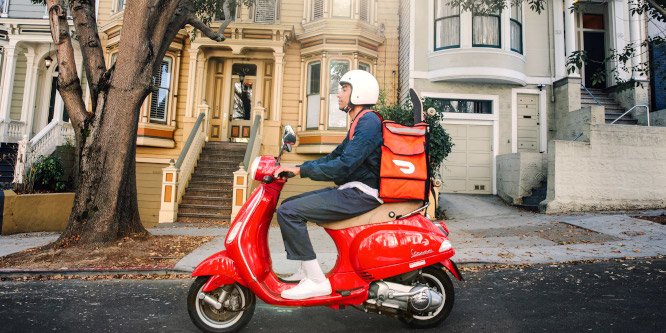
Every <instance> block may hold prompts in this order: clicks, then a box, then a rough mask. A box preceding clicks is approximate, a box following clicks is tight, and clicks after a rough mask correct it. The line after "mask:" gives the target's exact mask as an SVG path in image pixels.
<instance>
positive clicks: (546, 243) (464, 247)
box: [0, 194, 666, 274]
mask: <svg viewBox="0 0 666 333" xmlns="http://www.w3.org/2000/svg"><path fill="white" fill-rule="evenodd" d="M440 204H441V206H442V207H444V208H445V209H446V214H447V216H448V217H449V218H450V219H449V220H447V221H445V223H446V225H447V226H448V227H449V230H450V232H451V234H450V238H451V242H452V243H453V247H454V249H455V250H456V255H455V256H454V257H453V258H452V259H453V260H454V261H455V262H456V263H459V264H540V263H556V262H565V261H572V260H593V259H613V258H625V257H635V258H639V257H652V256H657V255H665V254H666V226H664V225H660V224H657V223H653V222H650V221H646V220H641V219H635V218H632V217H629V216H628V215H634V216H636V215H660V214H663V213H664V210H655V211H641V212H627V213H626V214H628V215H625V214H619V213H609V214H604V213H594V214H592V213H589V214H562V215H544V214H535V213H531V212H526V211H521V210H518V209H516V208H514V207H510V206H507V205H506V204H504V203H503V202H502V201H501V200H500V199H499V198H498V197H496V196H489V195H483V196H482V195H462V194H446V195H442V196H441V198H440ZM183 226H184V225H183V224H179V223H178V224H177V223H173V224H163V225H159V226H157V227H155V228H151V229H149V231H150V232H151V233H152V234H154V235H191V236H197V235H206V236H217V237H216V238H214V239H213V240H212V241H210V242H208V243H206V244H205V245H203V246H201V247H199V248H198V249H196V250H194V251H193V252H191V253H190V254H188V255H187V256H185V257H184V258H183V259H182V260H180V261H179V262H178V263H177V264H176V265H175V267H174V270H176V271H183V272H191V271H192V270H193V269H194V267H196V265H198V264H199V263H200V262H201V261H202V260H204V259H205V258H206V257H208V256H210V255H212V254H214V253H216V252H219V251H222V250H224V238H225V235H226V233H227V231H228V228H220V227H195V228H183ZM308 231H309V233H310V238H311V239H312V243H313V246H314V248H315V251H316V252H317V257H318V259H319V261H320V263H321V265H322V268H323V269H324V271H328V270H330V269H331V268H333V266H334V265H335V261H336V259H337V250H336V247H335V244H334V243H333V241H332V240H331V238H330V237H329V236H328V234H327V233H326V231H325V230H324V229H323V228H321V227H317V226H312V227H308ZM57 236H58V234H57V233H32V234H21V235H11V236H0V256H4V255H7V254H10V253H13V252H18V251H21V250H24V249H28V248H32V247H38V246H41V245H44V244H47V243H49V242H52V241H54V240H55V239H56V238H57ZM268 243H269V249H270V252H271V258H272V260H273V269H274V271H275V272H276V273H278V274H288V273H292V272H294V271H296V269H297V264H296V262H294V261H290V260H286V253H285V251H284V245H283V243H282V236H281V234H280V230H279V229H278V228H270V230H269V234H268Z"/></svg>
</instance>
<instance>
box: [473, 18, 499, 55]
mask: <svg viewBox="0 0 666 333" xmlns="http://www.w3.org/2000/svg"><path fill="white" fill-rule="evenodd" d="M472 46H483V47H500V12H499V11H496V12H493V13H483V14H476V13H472Z"/></svg>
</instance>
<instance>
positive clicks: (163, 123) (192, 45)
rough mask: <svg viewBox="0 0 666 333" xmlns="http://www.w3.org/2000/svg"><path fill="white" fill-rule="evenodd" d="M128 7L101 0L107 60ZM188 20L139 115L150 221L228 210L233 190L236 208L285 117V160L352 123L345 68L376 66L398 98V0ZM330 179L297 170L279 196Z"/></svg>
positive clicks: (299, 0) (144, 202)
mask: <svg viewBox="0 0 666 333" xmlns="http://www.w3.org/2000/svg"><path fill="white" fill-rule="evenodd" d="M123 13H124V1H123V0H102V1H100V4H99V16H98V20H99V27H100V34H101V35H102V41H103V43H104V48H105V52H106V53H105V54H106V58H107V61H108V63H109V64H111V63H112V62H113V61H115V59H116V53H117V51H118V43H119V41H120V39H121V38H122V37H123V36H122V25H123ZM218 24H219V23H213V27H215V26H216V25H218ZM190 29H191V28H190V27H187V29H183V30H181V32H180V34H179V35H178V37H177V38H176V39H175V40H174V41H173V42H172V44H171V47H170V48H169V51H168V52H167V55H166V56H165V58H164V60H163V63H162V69H161V71H160V72H159V73H157V75H156V78H155V86H154V90H153V93H152V94H151V95H150V96H149V97H148V98H147V99H146V101H145V104H144V106H143V108H142V111H141V118H140V120H139V121H140V123H139V130H138V133H137V134H138V138H137V186H138V193H139V210H140V213H141V219H142V221H143V222H144V224H145V225H147V226H152V225H154V224H156V223H158V221H159V222H171V221H209V220H210V221H225V220H226V221H228V220H229V218H230V217H231V216H230V215H231V206H232V205H231V204H232V198H233V203H234V204H235V208H236V209H237V207H238V205H239V204H242V203H243V201H244V200H245V198H246V197H247V195H248V193H249V191H250V190H251V189H252V186H253V184H252V182H248V181H247V179H246V177H247V176H246V171H245V170H246V169H247V164H249V163H248V160H249V158H250V157H254V156H257V155H259V154H273V155H277V153H278V151H279V141H280V135H281V132H282V128H283V127H284V126H285V125H287V124H288V125H291V126H292V127H293V128H294V129H295V130H296V132H297V134H298V143H297V145H296V146H295V151H294V152H292V153H290V154H286V155H285V156H284V158H283V161H284V163H299V162H301V161H305V160H310V159H315V158H318V157H320V156H322V155H321V154H325V153H328V152H330V151H332V150H333V149H334V148H335V146H336V145H337V144H339V143H340V142H342V140H343V139H344V137H345V135H346V131H347V128H348V126H349V121H348V119H347V117H346V114H344V113H342V112H341V111H339V110H337V107H336V106H337V99H336V98H335V95H336V94H337V89H338V86H339V85H338V80H339V78H340V76H341V75H342V74H343V73H344V72H346V71H347V70H351V69H362V70H366V71H369V72H371V73H373V74H374V75H375V76H376V77H377V79H378V80H379V83H380V87H381V89H382V90H383V91H384V92H385V93H386V95H387V97H388V99H389V100H393V101H394V100H397V96H398V90H397V89H398V79H397V70H398V1H382V2H381V5H379V1H377V0H275V1H273V0H257V1H256V2H255V5H254V6H252V7H249V8H247V7H240V8H238V10H236V12H235V13H234V21H233V22H232V23H231V24H230V25H229V27H228V28H227V29H226V31H225V36H226V37H227V39H226V40H225V41H224V42H214V41H212V40H210V39H208V38H206V37H202V36H201V35H200V34H198V35H197V36H196V38H194V39H191V38H190V36H191V30H190ZM230 142H231V143H230ZM236 142H237V144H233V143H236ZM248 142H249V144H248ZM179 157H180V158H179ZM171 160H173V162H174V164H173V165H171V167H170V162H171ZM213 162H219V163H218V164H213ZM239 162H244V164H245V165H244V166H243V167H240V168H239V166H238V165H239ZM225 163H226V164H225ZM232 172H236V176H235V177H233V178H232ZM232 179H233V180H232ZM248 183H249V184H248ZM326 185H329V184H327V183H321V182H317V183H315V182H312V181H308V180H301V179H294V180H293V181H292V182H290V183H289V186H288V187H287V188H286V189H285V193H284V194H283V196H282V197H283V198H285V197H289V196H290V195H292V194H295V193H300V192H303V191H307V190H311V189H314V188H319V187H323V186H326ZM232 188H233V190H234V191H233V194H232ZM185 217H187V218H185Z"/></svg>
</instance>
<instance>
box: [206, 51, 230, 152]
mask: <svg viewBox="0 0 666 333" xmlns="http://www.w3.org/2000/svg"><path fill="white" fill-rule="evenodd" d="M212 64H213V73H212V74H213V96H212V98H211V100H212V103H211V106H210V107H211V109H210V137H209V139H210V140H211V141H221V140H226V139H227V133H226V132H225V133H223V130H224V129H225V128H226V127H227V126H226V125H227V122H228V116H227V113H226V112H225V108H224V105H225V104H226V100H227V99H226V98H225V94H224V60H223V59H219V60H215V61H213V62H212Z"/></svg>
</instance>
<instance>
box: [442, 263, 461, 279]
mask: <svg viewBox="0 0 666 333" xmlns="http://www.w3.org/2000/svg"><path fill="white" fill-rule="evenodd" d="M440 264H442V265H443V266H444V267H446V269H448V270H449V272H451V274H453V276H455V277H456V279H458V281H464V279H463V277H462V274H460V271H459V270H458V266H456V264H455V263H454V262H453V261H451V259H446V260H444V261H442V262H440Z"/></svg>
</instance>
